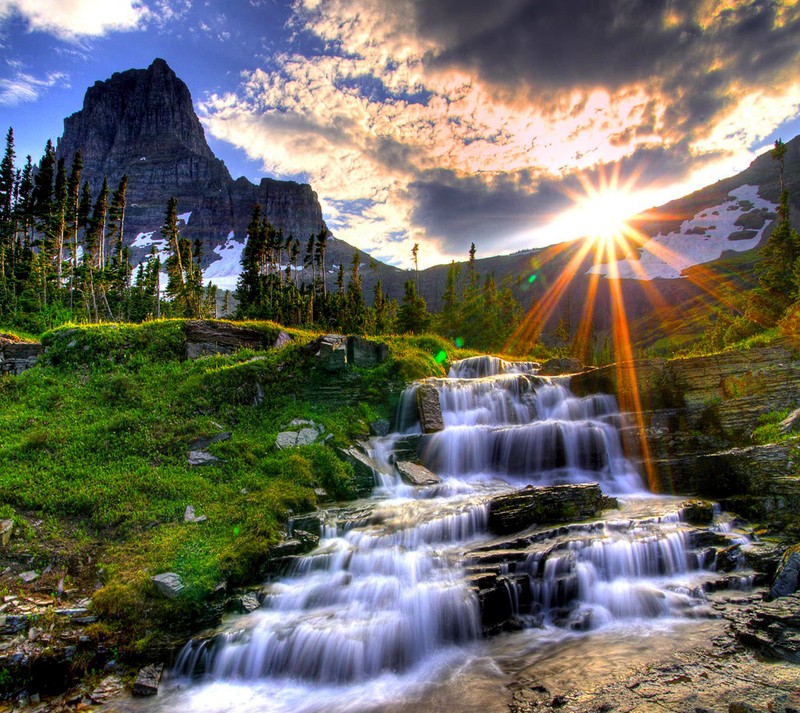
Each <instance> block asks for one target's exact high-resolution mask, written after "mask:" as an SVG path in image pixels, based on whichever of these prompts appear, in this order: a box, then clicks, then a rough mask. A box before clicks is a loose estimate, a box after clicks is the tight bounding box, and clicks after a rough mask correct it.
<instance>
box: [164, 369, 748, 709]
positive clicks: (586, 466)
mask: <svg viewBox="0 0 800 713" xmlns="http://www.w3.org/2000/svg"><path fill="white" fill-rule="evenodd" d="M535 369H536V366H535V365H534V364H531V363H528V362H523V363H513V362H507V361H504V360H501V359H497V358H489V357H476V358H472V359H467V360H464V361H462V362H458V363H456V364H454V365H453V368H452V369H451V372H450V377H449V378H447V379H429V380H426V382H425V384H426V387H428V386H433V387H435V388H436V390H437V392H438V396H439V401H440V404H441V408H442V416H443V421H444V425H445V428H444V429H443V430H441V431H440V432H438V433H434V434H430V435H422V432H421V428H420V424H419V420H418V417H417V409H416V405H415V396H416V390H417V388H418V387H419V385H412V386H411V387H410V388H409V389H408V390H407V391H406V393H405V395H404V397H403V399H402V400H401V403H400V406H399V409H398V416H397V423H398V431H400V432H402V433H403V434H405V437H406V438H408V437H409V436H410V437H412V438H415V439H419V440H420V441H422V446H421V450H420V460H421V462H422V463H423V464H424V465H426V466H427V467H428V468H430V469H431V470H433V471H434V472H436V473H437V474H439V475H440V476H442V478H443V483H442V484H441V485H434V486H430V487H426V488H419V487H417V488H414V487H411V486H408V485H404V484H403V483H402V482H401V481H400V478H399V476H398V475H397V472H396V470H395V468H394V459H395V455H394V452H393V446H394V445H395V443H396V440H397V438H398V437H399V435H398V434H394V435H392V436H389V437H386V438H384V439H377V440H376V441H375V442H374V443H373V444H372V453H371V455H372V458H373V460H374V461H375V462H376V463H377V465H378V468H377V469H378V471H379V473H378V474H376V484H377V485H378V486H380V487H379V488H378V491H379V492H380V495H381V498H382V499H379V500H376V501H374V502H373V507H372V509H371V510H370V511H369V513H368V514H366V515H364V516H363V517H361V518H360V519H357V520H354V521H350V522H349V523H346V524H342V523H340V524H338V525H328V527H327V528H325V529H324V531H323V532H324V535H325V536H324V537H323V539H322V540H321V542H320V545H319V547H318V548H317V549H316V550H314V551H313V552H311V553H310V554H309V555H306V556H304V557H300V558H298V559H297V560H296V562H295V564H294V566H293V567H292V569H291V570H290V571H289V573H288V574H287V575H286V576H284V577H283V578H281V579H280V580H278V581H275V582H272V583H270V584H269V585H268V588H267V593H266V596H265V598H264V601H263V605H262V607H261V608H260V609H258V610H257V611H255V612H254V613H252V614H249V615H247V616H242V617H238V618H236V619H234V620H232V621H230V622H228V623H227V624H226V627H225V631H224V632H223V633H221V634H218V635H216V636H215V637H213V638H211V639H205V640H202V639H198V640H196V641H194V642H191V643H190V644H188V645H187V646H186V647H185V648H184V650H183V651H182V653H181V655H180V657H179V659H178V661H177V664H176V666H175V669H174V671H173V673H172V680H173V681H174V682H176V686H175V688H174V689H173V690H172V692H168V693H167V695H166V697H162V700H163V701H164V702H163V703H162V705H163V706H169V707H170V708H174V707H183V708H186V709H188V710H207V711H215V710H229V709H232V708H236V709H237V710H252V711H256V710H258V711H362V710H363V711H367V710H381V709H382V706H384V705H388V704H389V703H392V702H402V701H403V700H404V698H407V697H409V696H411V695H412V692H413V691H417V692H419V691H420V690H422V688H424V686H425V685H426V684H427V683H430V682H432V681H434V680H436V679H437V677H440V676H441V675H443V674H442V671H443V670H445V669H446V668H447V667H448V666H459V665H464V662H466V661H468V660H470V657H474V656H478V655H481V654H480V652H481V647H482V646H483V645H484V644H482V642H483V639H482V636H481V635H482V631H484V630H488V629H487V621H488V620H490V619H491V616H488V615H487V611H486V607H487V606H488V604H487V601H489V599H488V598H487V596H488V595H487V593H486V591H487V590H485V589H482V587H484V586H485V585H484V584H480V583H478V584H476V582H484V583H485V582H486V581H496V583H497V591H500V592H502V595H501V599H502V598H503V597H504V598H505V602H506V604H505V606H507V608H508V613H509V615H510V616H511V617H513V618H514V619H515V620H516V622H517V624H516V625H517V626H523V627H524V626H533V625H535V626H537V627H544V629H543V631H549V630H554V631H555V630H565V629H566V630H572V631H584V630H591V629H597V628H598V627H604V626H608V625H611V624H614V623H618V622H620V621H642V620H654V619H662V620H663V619H664V618H676V617H686V616H701V615H704V614H707V608H706V606H705V598H704V595H703V582H704V581H705V579H707V578H708V577H710V576H712V574H711V572H710V568H712V567H713V562H714V557H713V554H709V552H708V550H707V548H706V549H705V550H704V549H703V548H702V547H700V546H699V542H696V541H695V538H694V535H693V530H692V529H691V528H690V527H688V526H687V525H686V524H685V523H683V522H681V520H680V513H679V511H678V508H677V505H676V504H675V502H674V501H664V500H659V499H654V498H647V497H646V496H645V495H644V486H643V484H642V481H641V479H640V478H639V476H638V475H637V473H636V472H635V470H634V469H633V467H632V466H631V464H630V463H629V462H628V461H627V460H626V458H625V457H624V454H623V452H622V449H621V445H620V438H619V431H618V429H619V427H620V425H621V424H622V423H623V422H624V418H623V416H621V415H620V414H619V413H618V411H617V407H616V403H615V401H614V399H613V398H611V397H607V396H593V397H589V398H576V397H575V396H573V395H572V394H571V393H570V391H569V389H568V386H567V382H566V381H551V380H549V379H546V378H543V377H539V376H537V375H536V374H535ZM579 482H598V483H600V485H601V487H602V489H603V490H604V492H606V493H607V494H617V495H620V496H628V498H629V503H630V504H624V505H623V506H622V508H621V511H620V513H619V514H618V515H617V516H616V517H617V519H614V520H608V521H605V522H600V521H597V522H593V523H591V524H588V525H579V524H575V525H569V526H566V527H560V528H558V529H557V530H553V531H552V532H548V531H546V530H541V531H534V532H533V534H529V535H526V537H527V539H524V538H522V539H520V538H517V540H516V541H515V542H514V543H513V544H509V543H508V542H505V541H498V540H495V539H493V537H492V535H491V533H489V532H488V529H487V527H488V526H487V522H488V509H489V505H488V503H489V501H490V499H491V498H492V497H494V496H496V495H498V494H502V493H507V492H510V491H511V490H513V489H515V488H518V487H521V486H523V485H528V484H534V485H552V484H564V483H579ZM729 529H730V528H727V530H729ZM717 536H718V537H721V538H725V537H731V538H733V537H734V536H733V534H731V533H729V532H727V531H726V526H724V525H723V526H720V528H719V530H718V534H717ZM509 547H511V548H512V549H511V550H509V549H508V548H509ZM493 578H494V579H493ZM540 630H541V629H540ZM519 635H520V636H522V635H524V632H523V633H521V634H519Z"/></svg>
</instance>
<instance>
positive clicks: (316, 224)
mask: <svg viewBox="0 0 800 713" xmlns="http://www.w3.org/2000/svg"><path fill="white" fill-rule="evenodd" d="M76 151H80V152H81V153H82V155H83V160H84V173H83V178H84V180H87V181H89V184H90V185H91V187H92V191H93V193H94V195H95V196H96V195H97V191H98V189H99V187H100V184H101V183H102V182H103V178H107V179H108V182H109V186H110V187H111V189H112V190H113V189H114V188H115V186H116V185H117V183H118V182H119V179H120V178H121V177H122V176H123V174H125V175H127V176H128V193H127V209H126V214H125V236H126V238H125V239H126V242H128V243H129V245H130V247H131V248H132V258H133V262H134V264H136V263H138V262H139V261H140V260H142V259H144V258H145V257H146V256H147V255H148V254H149V252H150V250H151V248H152V247H153V246H154V245H155V247H156V248H157V249H159V250H160V251H162V259H163V257H164V255H165V254H166V253H165V252H163V251H166V250H167V249H168V247H167V246H166V245H164V244H162V243H163V241H160V235H159V233H160V228H161V226H162V225H163V223H164V215H165V210H166V205H167V201H168V200H169V198H170V197H171V196H175V197H176V198H177V199H178V211H179V213H180V215H181V217H182V221H181V233H182V234H183V235H185V236H186V237H188V238H189V239H192V240H194V239H198V240H200V241H201V243H202V244H203V251H202V254H203V258H202V264H203V266H204V267H206V266H208V265H210V264H211V263H215V262H216V263H219V264H218V265H217V266H216V267H215V269H214V270H213V271H212V273H211V274H210V276H213V277H214V278H219V277H225V276H227V275H229V273H231V272H232V271H236V272H238V269H239V265H238V259H234V255H238V252H237V250H238V251H240V250H241V246H242V244H243V242H244V240H245V237H246V235H247V224H248V223H249V221H250V217H251V215H252V212H253V206H254V205H255V204H256V203H258V204H260V205H261V207H262V211H263V214H264V215H265V216H266V217H267V219H268V220H269V221H270V222H271V223H272V224H273V225H274V226H275V227H276V228H279V229H281V230H282V231H283V232H284V234H285V235H293V236H295V237H296V238H298V239H299V240H301V241H303V243H304V244H305V241H307V240H308V237H309V236H310V235H314V234H316V233H318V232H319V231H320V230H321V229H322V228H323V227H324V225H325V223H324V222H323V220H322V210H321V209H320V205H319V202H318V200H317V196H316V194H315V193H314V191H313V190H312V189H311V187H310V186H309V185H307V184H299V183H295V182H293V181H278V180H274V179H270V178H265V179H262V180H261V182H260V183H259V184H258V185H254V184H252V183H251V182H250V181H248V180H247V179H244V178H240V179H239V180H237V181H234V180H233V179H232V178H231V175H230V173H229V172H228V169H227V168H226V167H225V164H224V163H223V162H222V161H220V160H219V159H218V158H216V157H215V156H214V153H213V152H212V151H211V149H210V148H209V146H208V143H207V142H206V137H205V132H204V131H203V127H202V125H201V124H200V120H199V119H198V118H197V115H196V114H195V112H194V107H193V104H192V97H191V94H190V93H189V89H188V87H187V86H186V84H184V82H183V81H182V80H181V79H179V78H178V77H177V76H176V75H175V72H173V71H172V69H171V68H170V67H169V65H168V64H167V63H166V61H164V60H163V59H156V60H154V61H153V63H152V64H151V65H150V66H149V67H148V68H147V69H129V70H127V71H125V72H117V73H116V74H114V75H112V76H111V77H110V78H109V79H106V80H105V81H99V82H96V83H95V84H94V85H93V86H91V87H90V88H89V89H88V90H87V91H86V95H85V98H84V102H83V108H82V109H81V110H80V111H78V112H76V113H75V114H73V115H72V116H70V117H68V118H67V119H65V120H64V135H63V136H62V137H61V139H60V140H59V142H58V149H57V155H58V157H63V158H64V159H65V160H66V161H67V164H68V165H69V163H70V162H71V161H72V158H73V156H74V155H75V152H76ZM351 250H352V249H351ZM229 263H230V264H229ZM233 277H234V279H235V276H233Z"/></svg>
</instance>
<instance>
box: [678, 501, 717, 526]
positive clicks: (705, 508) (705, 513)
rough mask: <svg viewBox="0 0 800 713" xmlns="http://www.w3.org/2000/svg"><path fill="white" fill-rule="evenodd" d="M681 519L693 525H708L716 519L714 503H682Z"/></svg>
mask: <svg viewBox="0 0 800 713" xmlns="http://www.w3.org/2000/svg"><path fill="white" fill-rule="evenodd" d="M681 519H683V520H684V521H685V522H688V523H689V524H691V525H707V524H709V523H710V522H711V521H712V520H713V519H714V503H710V502H708V500H687V501H686V502H685V503H681Z"/></svg>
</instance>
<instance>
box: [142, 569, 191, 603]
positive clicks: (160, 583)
mask: <svg viewBox="0 0 800 713" xmlns="http://www.w3.org/2000/svg"><path fill="white" fill-rule="evenodd" d="M150 580H151V581H152V582H153V584H155V585H156V587H157V588H158V591H159V592H161V593H162V594H163V595H164V596H165V597H168V598H169V599H174V598H175V597H177V596H178V595H179V594H180V593H181V592H182V591H183V590H184V585H183V582H182V581H181V578H180V576H179V575H177V574H175V572H162V573H161V574H157V575H155V576H154V577H150Z"/></svg>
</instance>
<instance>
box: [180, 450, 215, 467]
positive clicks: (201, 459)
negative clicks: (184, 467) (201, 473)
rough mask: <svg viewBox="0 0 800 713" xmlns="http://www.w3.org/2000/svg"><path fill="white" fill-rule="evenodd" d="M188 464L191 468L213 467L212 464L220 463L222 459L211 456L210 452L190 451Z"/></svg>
mask: <svg viewBox="0 0 800 713" xmlns="http://www.w3.org/2000/svg"><path fill="white" fill-rule="evenodd" d="M187 460H188V463H189V465H191V466H195V467H197V466H200V465H211V464H212V463H220V462H221V461H220V459H219V458H217V457H216V456H214V455H211V453H209V452H208V451H189V455H188V457H187Z"/></svg>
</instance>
